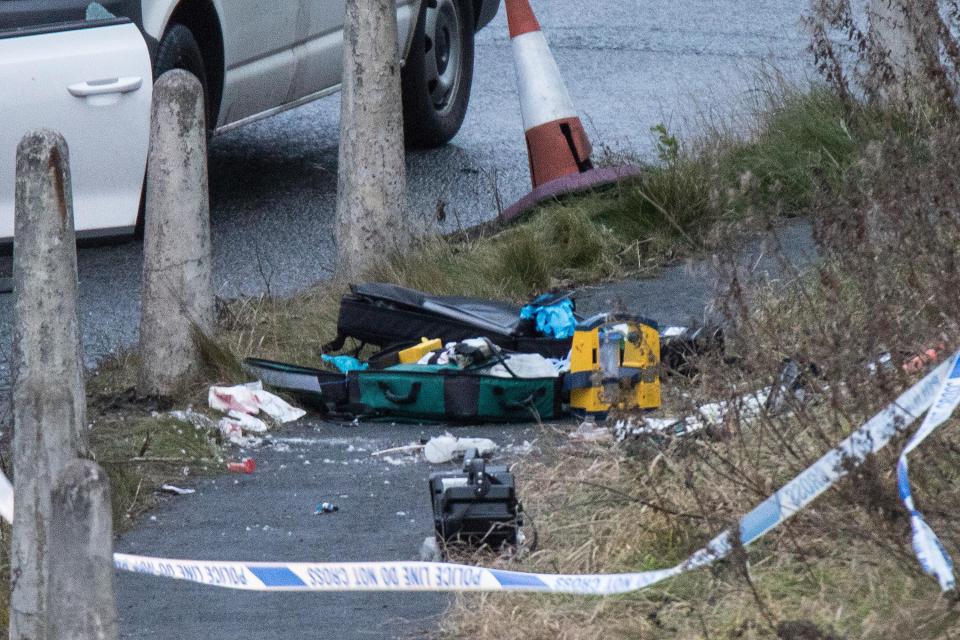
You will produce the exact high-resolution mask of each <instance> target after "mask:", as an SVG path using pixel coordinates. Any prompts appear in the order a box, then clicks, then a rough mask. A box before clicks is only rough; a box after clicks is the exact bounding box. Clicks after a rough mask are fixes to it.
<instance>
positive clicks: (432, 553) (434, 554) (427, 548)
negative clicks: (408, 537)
mask: <svg viewBox="0 0 960 640" xmlns="http://www.w3.org/2000/svg"><path fill="white" fill-rule="evenodd" d="M420 562H443V554H442V553H440V545H438V544H437V538H436V536H428V537H426V538H424V539H423V544H422V545H420Z"/></svg>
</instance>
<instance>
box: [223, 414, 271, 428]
mask: <svg viewBox="0 0 960 640" xmlns="http://www.w3.org/2000/svg"><path fill="white" fill-rule="evenodd" d="M227 415H228V416H229V417H231V418H233V419H234V420H235V421H236V422H237V424H239V425H240V428H241V429H243V430H244V431H249V432H252V433H266V432H267V430H268V429H269V427H267V423H266V422H264V421H263V420H261V419H260V418H257V417H254V416H251V415H250V414H247V413H240V412H239V411H231V412H230V413H228V414H227Z"/></svg>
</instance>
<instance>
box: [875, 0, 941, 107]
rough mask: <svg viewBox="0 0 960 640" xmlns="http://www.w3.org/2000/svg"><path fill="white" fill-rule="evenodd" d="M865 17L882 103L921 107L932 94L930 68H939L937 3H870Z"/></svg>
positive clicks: (922, 0)
mask: <svg viewBox="0 0 960 640" xmlns="http://www.w3.org/2000/svg"><path fill="white" fill-rule="evenodd" d="M867 15H868V17H869V21H870V39H871V41H872V42H873V43H874V46H876V47H878V49H879V50H878V51H877V52H876V53H875V58H876V59H875V60H871V64H872V69H871V72H870V73H871V75H872V77H873V81H874V82H876V83H877V84H878V85H879V86H878V90H879V94H880V97H881V99H882V100H884V101H886V102H893V103H904V102H914V103H918V104H922V103H923V102H924V101H926V100H928V99H929V95H930V94H931V92H932V90H931V86H930V84H931V77H930V73H931V65H934V66H935V65H939V64H940V54H939V51H940V50H939V44H938V43H939V35H938V30H937V21H938V20H939V14H938V9H937V3H936V0H870V2H868V4H867ZM881 52H882V53H881ZM925 96H927V98H926V99H925Z"/></svg>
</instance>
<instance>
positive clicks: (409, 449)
mask: <svg viewBox="0 0 960 640" xmlns="http://www.w3.org/2000/svg"><path fill="white" fill-rule="evenodd" d="M423 447H424V445H423V444H421V443H416V444H407V445H404V446H402V447H392V448H390V449H381V450H379V451H374V452H373V453H371V454H370V455H372V456H382V455H385V454H389V453H415V452H417V451H420V450H421V449H423ZM347 451H350V449H347ZM358 451H363V449H358Z"/></svg>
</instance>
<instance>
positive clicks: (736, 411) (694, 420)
mask: <svg viewBox="0 0 960 640" xmlns="http://www.w3.org/2000/svg"><path fill="white" fill-rule="evenodd" d="M887 361H889V358H888V360H887ZM878 362H880V364H881V365H882V364H883V358H881V359H880V360H879V361H878ZM818 371H819V370H818V369H817V367H816V365H809V366H807V367H802V366H800V365H799V364H798V363H797V362H795V361H793V360H789V359H788V360H786V361H785V362H784V364H783V367H782V368H781V370H780V373H779V375H778V376H777V382H776V384H774V385H773V386H770V387H764V388H762V389H759V390H757V391H753V392H750V393H746V394H744V395H742V396H740V397H739V398H736V399H734V400H730V401H728V400H722V401H720V402H710V403H708V404H704V405H701V406H700V407H698V408H697V410H696V412H694V413H693V414H691V415H688V416H684V417H682V418H672V417H668V418H653V417H646V416H645V417H642V418H639V419H636V420H635V419H634V418H627V419H625V420H618V421H617V423H616V425H615V426H614V433H615V434H616V437H617V440H619V441H623V440H626V439H627V438H637V437H644V436H647V437H649V436H671V437H686V436H690V435H694V434H697V433H700V432H703V431H707V430H708V429H717V428H720V427H722V426H723V425H724V424H725V423H726V421H727V418H728V417H729V416H731V415H732V416H736V418H737V419H738V420H739V421H740V423H741V424H749V423H750V422H753V421H754V420H756V419H758V418H759V417H760V416H762V415H768V416H776V415H780V414H782V413H784V412H786V411H787V410H788V409H789V407H788V400H792V401H795V402H803V401H804V400H805V399H807V397H808V390H807V386H806V384H807V375H808V374H810V375H814V376H815V375H817V374H818Z"/></svg>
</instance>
